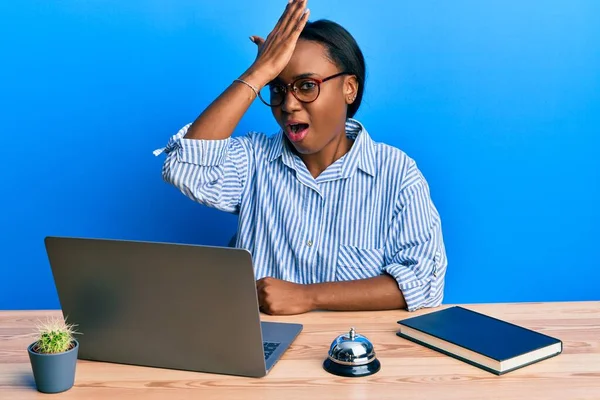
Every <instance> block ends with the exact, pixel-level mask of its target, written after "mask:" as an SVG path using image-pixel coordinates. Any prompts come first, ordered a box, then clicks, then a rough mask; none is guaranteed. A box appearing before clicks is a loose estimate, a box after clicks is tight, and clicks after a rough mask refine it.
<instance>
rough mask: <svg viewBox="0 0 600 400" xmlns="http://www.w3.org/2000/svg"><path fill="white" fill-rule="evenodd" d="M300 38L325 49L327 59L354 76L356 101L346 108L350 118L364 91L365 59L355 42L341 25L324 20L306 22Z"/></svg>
mask: <svg viewBox="0 0 600 400" xmlns="http://www.w3.org/2000/svg"><path fill="white" fill-rule="evenodd" d="M300 38H301V39H304V40H310V41H313V42H318V43H321V44H322V45H323V46H325V48H326V49H327V52H328V55H329V58H330V59H331V61H333V62H334V63H335V64H336V65H337V66H338V67H339V68H341V69H342V70H343V71H346V72H348V73H350V74H353V75H355V76H356V79H357V81H358V93H357V94H356V100H355V101H354V102H353V103H352V104H350V105H349V106H348V113H347V116H348V118H352V117H353V116H354V114H356V111H358V107H360V103H361V102H362V97H363V93H364V91H365V74H366V66H365V58H364V57H363V54H362V51H361V50H360V48H359V47H358V44H357V43H356V40H354V38H353V37H352V35H351V34H350V32H348V31H347V30H346V29H345V28H343V27H342V26H341V25H339V24H337V23H335V22H333V21H329V20H326V19H320V20H318V21H314V22H307V23H306V26H305V27H304V29H303V30H302V33H300Z"/></svg>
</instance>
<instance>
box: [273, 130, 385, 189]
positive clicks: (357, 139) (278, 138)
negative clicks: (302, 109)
mask: <svg viewBox="0 0 600 400" xmlns="http://www.w3.org/2000/svg"><path fill="white" fill-rule="evenodd" d="M346 136H348V137H349V138H350V139H354V144H353V145H352V148H351V149H350V151H349V152H348V153H347V154H346V155H345V160H344V165H343V166H342V178H348V177H350V176H352V174H353V173H354V172H355V171H356V169H360V170H361V171H363V172H365V173H367V174H369V175H371V176H375V175H376V172H377V171H376V168H375V142H373V140H372V139H371V137H370V136H369V133H368V132H367V130H366V129H365V127H364V126H363V125H362V124H361V123H360V122H359V121H357V120H355V119H352V118H348V119H347V120H346ZM271 140H272V141H273V142H272V144H271V149H270V151H269V155H268V160H269V162H272V161H274V160H275V159H277V158H278V157H281V160H282V162H283V163H284V164H285V165H287V166H288V167H290V168H294V167H293V165H294V153H293V152H292V150H291V149H290V148H289V146H288V143H287V141H286V140H285V137H284V135H283V131H281V130H280V131H279V132H278V133H277V134H276V135H274V136H273V137H272V139H271Z"/></svg>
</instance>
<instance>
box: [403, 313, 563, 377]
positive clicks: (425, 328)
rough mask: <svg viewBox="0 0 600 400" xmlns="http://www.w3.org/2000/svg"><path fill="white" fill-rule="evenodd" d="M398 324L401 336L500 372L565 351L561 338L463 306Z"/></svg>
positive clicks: (495, 372)
mask: <svg viewBox="0 0 600 400" xmlns="http://www.w3.org/2000/svg"><path fill="white" fill-rule="evenodd" d="M398 324H400V331H399V332H397V335H398V336H400V337H403V338H405V339H408V340H411V341H413V342H415V343H418V344H421V345H423V346H426V347H429V348H431V349H433V350H436V351H439V352H441V353H443V354H446V355H448V356H451V357H454V358H457V359H459V360H462V361H464V362H467V363H469V364H471V365H474V366H476V367H479V368H482V369H484V370H486V371H489V372H491V373H494V374H496V375H502V374H504V373H506V372H510V371H513V370H515V369H517V368H521V367H524V366H526V365H529V364H533V363H535V362H538V361H541V360H544V359H546V358H550V357H553V356H556V355H558V354H560V353H561V352H562V341H560V340H559V339H556V338H553V337H550V336H547V335H544V334H542V333H539V332H535V331H533V330H530V329H527V328H524V327H521V326H518V325H515V324H511V323H509V322H506V321H502V320H500V319H497V318H493V317H490V316H488V315H484V314H481V313H478V312H476V311H473V310H469V309H467V308H464V307H459V306H454V307H449V308H446V309H443V310H439V311H434V312H431V313H428V314H424V315H420V316H418V317H412V318H407V319H403V320H400V321H398Z"/></svg>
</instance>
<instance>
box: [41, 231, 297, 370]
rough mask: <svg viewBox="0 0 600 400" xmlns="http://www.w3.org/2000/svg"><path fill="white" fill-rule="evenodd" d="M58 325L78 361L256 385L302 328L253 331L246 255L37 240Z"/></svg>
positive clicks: (259, 326)
mask: <svg viewBox="0 0 600 400" xmlns="http://www.w3.org/2000/svg"><path fill="white" fill-rule="evenodd" d="M45 245H46V251H47V254H48V259H49V262H50V266H51V269H52V274H53V277H54V282H55V285H56V290H57V293H58V298H59V301H60V304H61V308H62V312H63V316H64V317H65V318H66V319H67V322H70V323H73V324H77V327H76V329H77V331H78V332H81V333H82V334H81V335H76V338H77V340H78V341H79V345H80V348H79V356H78V358H80V359H84V360H95V361H104V362H113V363H122V364H133V365H142V366H150V367H160V368H170V369H181V370H190V371H199V372H210V373H219V374H228V375H241V376H251V377H262V376H265V375H266V374H267V373H268V372H269V370H270V369H271V368H272V367H273V366H274V364H275V363H276V362H277V360H278V359H279V358H280V357H281V355H282V354H283V353H284V351H285V350H286V349H287V348H288V347H289V346H290V344H291V343H292V342H293V341H294V339H295V338H296V337H297V335H298V334H299V333H300V331H301V330H302V325H300V324H291V323H274V322H261V321H260V312H259V309H258V298H257V293H256V283H255V278H254V269H253V265H252V257H251V255H250V252H248V251H247V250H245V249H236V248H227V247H212V246H199V245H184V244H173V243H156V242H142V241H125V240H107V239H88V238H67V237H46V238H45Z"/></svg>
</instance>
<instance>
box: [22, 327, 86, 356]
mask: <svg viewBox="0 0 600 400" xmlns="http://www.w3.org/2000/svg"><path fill="white" fill-rule="evenodd" d="M75 326H76V325H74V324H69V323H67V322H66V321H65V320H63V319H60V318H48V319H47V320H46V321H44V322H42V321H39V322H38V324H37V342H36V345H35V346H34V347H33V350H34V351H35V352H37V353H41V354H56V353H63V352H65V351H67V350H70V349H71V347H72V346H73V340H74V337H73V336H74V335H75V334H76V333H78V332H76V331H75Z"/></svg>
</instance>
